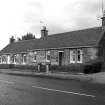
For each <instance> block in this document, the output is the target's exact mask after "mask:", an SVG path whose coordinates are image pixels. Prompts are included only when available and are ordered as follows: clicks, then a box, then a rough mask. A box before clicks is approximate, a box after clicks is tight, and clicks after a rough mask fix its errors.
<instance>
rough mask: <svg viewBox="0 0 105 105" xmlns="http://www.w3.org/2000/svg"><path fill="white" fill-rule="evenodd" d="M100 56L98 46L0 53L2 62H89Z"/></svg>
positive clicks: (33, 63) (66, 63)
mask: <svg viewBox="0 0 105 105" xmlns="http://www.w3.org/2000/svg"><path fill="white" fill-rule="evenodd" d="M97 58H98V48H96V47H94V48H92V47H90V48H72V49H71V48H65V49H49V50H33V51H28V52H24V53H13V54H12V53H11V54H2V55H0V63H1V64H18V65H37V64H39V63H43V64H46V63H50V64H51V65H69V64H75V63H87V62H90V61H91V60H95V59H97Z"/></svg>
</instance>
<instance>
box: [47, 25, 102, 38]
mask: <svg viewBox="0 0 105 105" xmlns="http://www.w3.org/2000/svg"><path fill="white" fill-rule="evenodd" d="M97 28H101V26H97V27H90V28H85V29H78V30H72V31H67V32H62V33H56V34H50V35H48V37H50V36H53V35H59V34H66V33H72V32H78V31H85V30H90V29H97Z"/></svg>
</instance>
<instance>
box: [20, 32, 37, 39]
mask: <svg viewBox="0 0 105 105" xmlns="http://www.w3.org/2000/svg"><path fill="white" fill-rule="evenodd" d="M30 39H35V36H34V35H33V34H32V33H27V34H26V35H23V36H22V39H21V40H30Z"/></svg>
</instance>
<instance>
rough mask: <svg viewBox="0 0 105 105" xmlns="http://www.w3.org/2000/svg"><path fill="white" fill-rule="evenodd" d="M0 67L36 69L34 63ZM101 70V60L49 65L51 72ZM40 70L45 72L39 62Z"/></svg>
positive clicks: (23, 69) (1, 65)
mask: <svg viewBox="0 0 105 105" xmlns="http://www.w3.org/2000/svg"><path fill="white" fill-rule="evenodd" d="M0 69H19V70H21V71H25V70H29V71H32V72H33V71H34V72H35V71H36V72H37V71H38V66H35V65H14V64H0ZM101 70H102V62H101V61H97V62H91V63H86V64H70V65H67V66H58V65H49V71H51V72H68V73H85V74H88V73H96V72H100V71H101ZM40 72H46V65H42V64H40Z"/></svg>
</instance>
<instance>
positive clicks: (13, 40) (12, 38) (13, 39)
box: [10, 36, 15, 44]
mask: <svg viewBox="0 0 105 105" xmlns="http://www.w3.org/2000/svg"><path fill="white" fill-rule="evenodd" d="M14 42H15V38H14V36H11V38H10V44H11V43H14Z"/></svg>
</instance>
